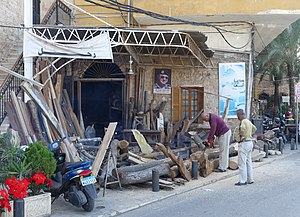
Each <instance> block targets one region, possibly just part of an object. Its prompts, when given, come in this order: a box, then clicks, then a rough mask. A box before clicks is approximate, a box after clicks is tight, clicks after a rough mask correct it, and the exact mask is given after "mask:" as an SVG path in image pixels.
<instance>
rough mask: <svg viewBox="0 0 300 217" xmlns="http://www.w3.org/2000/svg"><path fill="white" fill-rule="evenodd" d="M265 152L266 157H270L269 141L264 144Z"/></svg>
mask: <svg viewBox="0 0 300 217" xmlns="http://www.w3.org/2000/svg"><path fill="white" fill-rule="evenodd" d="M264 152H266V156H265V158H268V155H269V145H268V143H265V144H264Z"/></svg>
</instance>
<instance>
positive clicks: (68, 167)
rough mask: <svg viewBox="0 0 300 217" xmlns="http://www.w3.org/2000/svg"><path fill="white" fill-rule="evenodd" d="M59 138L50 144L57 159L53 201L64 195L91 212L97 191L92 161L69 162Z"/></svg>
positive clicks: (52, 193) (52, 191) (74, 203)
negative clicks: (61, 148) (61, 147)
mask: <svg viewBox="0 0 300 217" xmlns="http://www.w3.org/2000/svg"><path fill="white" fill-rule="evenodd" d="M61 141H62V140H61V139H58V140H56V141H55V142H53V143H51V144H50V146H49V149H50V151H51V152H52V153H53V155H54V157H55V159H56V161H57V166H56V171H55V176H53V177H51V180H52V188H51V189H50V192H51V196H52V197H54V199H53V201H52V203H53V202H54V201H55V200H56V199H57V198H58V197H59V196H60V195H63V197H64V199H65V200H66V201H67V202H70V203H71V204H72V205H74V206H76V207H82V208H83V209H84V210H85V211H87V212H90V211H92V210H93V209H94V206H95V199H96V198H97V192H96V189H95V186H94V183H95V182H96V178H95V177H94V176H93V175H92V171H91V164H90V162H84V161H82V162H74V163H67V162H66V161H65V158H66V155H65V153H62V152H61V151H60V142H61Z"/></svg>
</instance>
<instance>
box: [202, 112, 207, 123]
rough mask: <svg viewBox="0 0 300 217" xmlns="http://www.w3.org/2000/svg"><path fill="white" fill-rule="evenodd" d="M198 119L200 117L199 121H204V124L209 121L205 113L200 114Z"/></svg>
mask: <svg viewBox="0 0 300 217" xmlns="http://www.w3.org/2000/svg"><path fill="white" fill-rule="evenodd" d="M200 117H201V119H202V120H203V121H206V122H208V121H209V113H207V112H202V114H201V115H200Z"/></svg>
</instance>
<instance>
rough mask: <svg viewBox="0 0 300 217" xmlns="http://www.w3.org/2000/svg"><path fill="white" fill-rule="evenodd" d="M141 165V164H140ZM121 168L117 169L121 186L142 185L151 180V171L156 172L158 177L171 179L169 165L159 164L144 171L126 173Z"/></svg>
mask: <svg viewBox="0 0 300 217" xmlns="http://www.w3.org/2000/svg"><path fill="white" fill-rule="evenodd" d="M141 165H143V164H141ZM123 168H126V167H120V168H118V174H119V177H120V181H121V184H122V185H128V184H137V183H144V182H147V181H150V180H152V170H154V169H155V170H157V171H158V173H159V176H167V177H171V169H170V165H169V164H160V165H156V166H154V167H150V168H147V169H144V170H139V171H132V172H127V171H124V170H123Z"/></svg>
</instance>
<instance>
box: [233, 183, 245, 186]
mask: <svg viewBox="0 0 300 217" xmlns="http://www.w3.org/2000/svg"><path fill="white" fill-rule="evenodd" d="M234 185H237V186H241V185H247V182H244V183H242V182H237V183H235V184H234Z"/></svg>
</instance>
